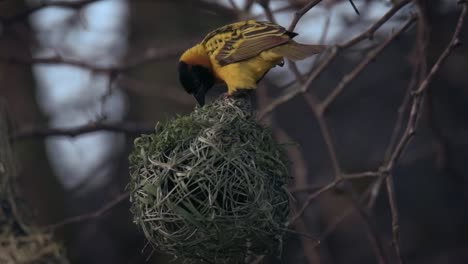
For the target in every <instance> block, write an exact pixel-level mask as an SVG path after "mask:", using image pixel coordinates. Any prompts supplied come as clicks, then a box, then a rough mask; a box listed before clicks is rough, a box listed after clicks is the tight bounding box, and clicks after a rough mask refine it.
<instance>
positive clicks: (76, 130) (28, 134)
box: [10, 123, 154, 141]
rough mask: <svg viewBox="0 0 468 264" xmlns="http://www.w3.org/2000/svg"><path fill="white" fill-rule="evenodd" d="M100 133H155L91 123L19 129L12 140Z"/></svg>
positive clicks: (149, 129)
mask: <svg viewBox="0 0 468 264" xmlns="http://www.w3.org/2000/svg"><path fill="white" fill-rule="evenodd" d="M98 131H109V132H117V133H124V134H128V135H140V134H147V133H151V132H154V127H146V126H140V125H137V124H133V123H109V124H107V123H91V124H87V125H83V126H77V127H72V128H49V127H42V128H41V127H24V128H20V129H18V130H17V131H16V132H15V133H14V134H13V135H12V136H11V137H10V140H13V141H18V140H24V139H28V138H40V139H41V138H46V137H57V136H62V137H63V136H64V137H77V136H81V135H84V134H88V133H93V132H98Z"/></svg>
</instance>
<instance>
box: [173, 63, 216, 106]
mask: <svg viewBox="0 0 468 264" xmlns="http://www.w3.org/2000/svg"><path fill="white" fill-rule="evenodd" d="M179 79H180V83H181V84H182V86H183V87H184V89H185V91H187V92H188V93H189V94H193V96H194V97H195V99H196V100H197V102H198V103H199V104H200V106H203V105H204V104H205V95H206V93H207V92H208V90H209V89H210V88H211V87H212V86H213V84H214V81H215V80H214V76H213V73H212V72H211V70H210V69H208V68H206V67H203V66H201V65H190V64H187V63H185V62H183V61H181V62H179Z"/></svg>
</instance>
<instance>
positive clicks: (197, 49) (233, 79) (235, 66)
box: [179, 20, 324, 106]
mask: <svg viewBox="0 0 468 264" xmlns="http://www.w3.org/2000/svg"><path fill="white" fill-rule="evenodd" d="M295 36H297V33H294V32H290V31H288V30H286V29H285V28H283V27H281V26H279V25H277V24H274V23H271V22H260V21H255V20H248V21H242V22H237V23H233V24H229V25H226V26H224V27H221V28H218V29H216V30H214V31H212V32H211V33H209V34H208V35H207V36H206V37H205V38H204V39H203V40H202V41H201V42H200V43H198V44H196V45H195V46H193V47H192V48H190V49H188V50H187V51H185V52H184V53H183V54H182V56H181V57H180V60H179V79H180V82H181V83H182V86H183V87H184V89H185V90H186V91H187V92H188V93H190V94H193V95H194V97H195V99H196V100H197V102H198V103H199V104H200V105H201V106H203V105H204V103H205V94H206V93H207V91H208V90H209V89H210V88H211V87H212V86H213V85H214V84H215V83H219V82H224V83H225V84H226V85H227V88H228V94H229V95H232V94H233V93H234V92H236V91H238V90H241V89H255V88H256V84H257V83H258V82H259V81H260V80H261V79H262V78H263V76H265V74H266V73H267V72H268V71H269V70H270V69H271V68H273V67H275V66H276V65H280V66H283V64H284V62H283V59H284V58H288V59H291V60H293V61H296V60H302V59H305V58H307V57H309V56H312V55H314V54H317V53H319V52H321V51H323V50H324V46H322V45H306V44H300V43H297V42H295V41H294V40H292V39H293V38H294V37H295Z"/></svg>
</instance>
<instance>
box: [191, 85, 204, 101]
mask: <svg viewBox="0 0 468 264" xmlns="http://www.w3.org/2000/svg"><path fill="white" fill-rule="evenodd" d="M206 92H207V88H206V86H205V85H201V86H200V88H199V89H198V91H197V92H196V93H195V94H194V95H193V96H194V97H195V99H196V100H197V102H198V104H199V105H200V106H204V105H205V96H206Z"/></svg>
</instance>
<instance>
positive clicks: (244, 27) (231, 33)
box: [203, 20, 296, 66]
mask: <svg viewBox="0 0 468 264" xmlns="http://www.w3.org/2000/svg"><path fill="white" fill-rule="evenodd" d="M295 35H296V33H292V32H289V31H287V30H286V29H285V28H283V27H281V26H279V25H276V24H273V23H270V22H257V21H253V20H249V21H245V22H238V23H234V24H230V25H227V26H224V27H221V28H219V29H217V30H215V31H213V32H211V33H210V34H208V35H207V36H206V38H205V39H204V40H203V43H204V44H205V47H206V48H207V51H208V54H210V56H212V57H213V58H214V59H215V60H216V61H217V62H218V63H219V64H220V65H221V66H224V65H227V64H230V63H234V62H238V61H242V60H246V59H249V58H252V57H254V56H256V55H258V54H260V53H261V52H262V51H265V50H267V49H271V48H273V47H276V46H279V45H281V44H285V43H287V42H288V41H290V40H291V38H292V37H294V36H295Z"/></svg>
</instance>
